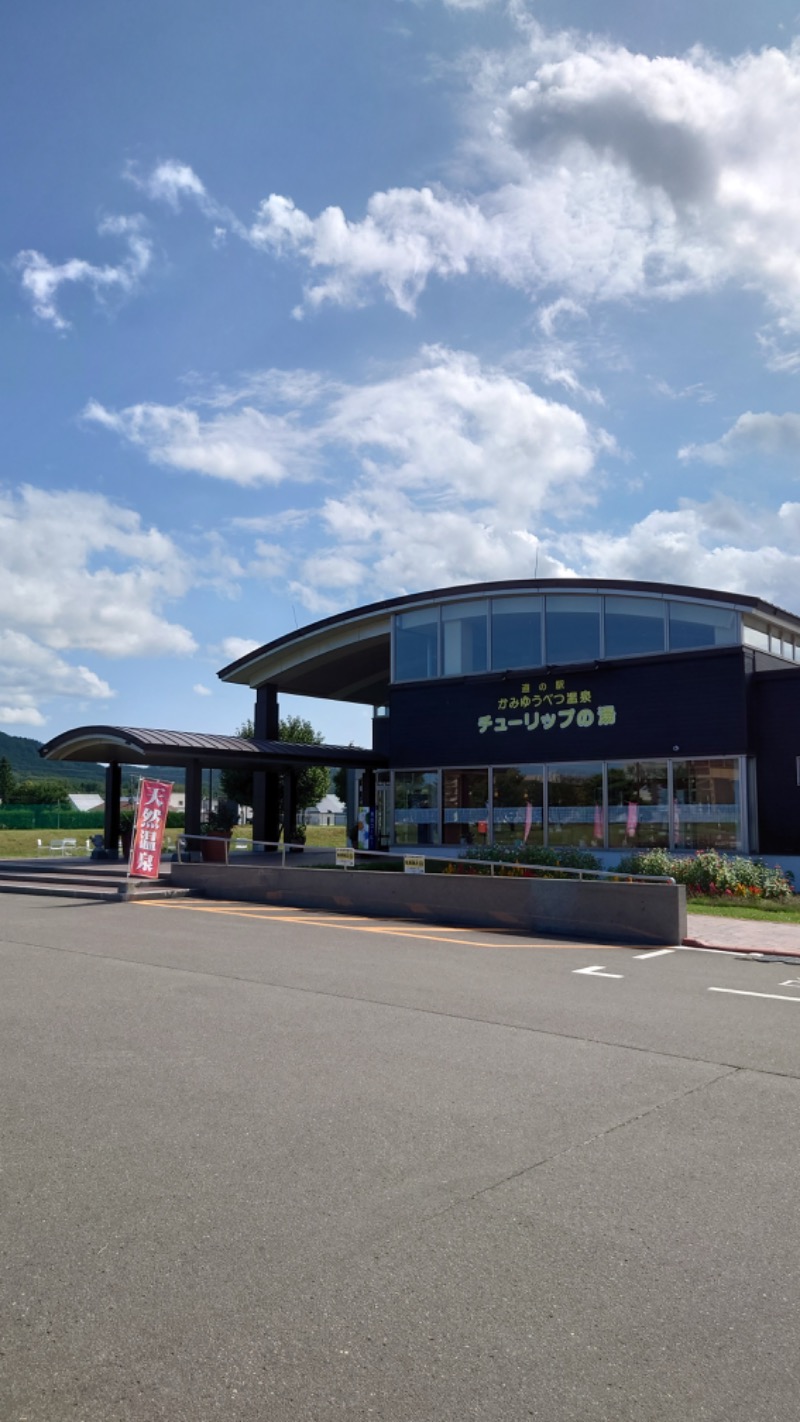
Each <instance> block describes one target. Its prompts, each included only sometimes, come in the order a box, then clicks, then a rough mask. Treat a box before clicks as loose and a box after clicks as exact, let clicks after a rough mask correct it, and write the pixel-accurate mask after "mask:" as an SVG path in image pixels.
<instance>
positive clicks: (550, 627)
mask: <svg viewBox="0 0 800 1422" xmlns="http://www.w3.org/2000/svg"><path fill="white" fill-rule="evenodd" d="M546 609H547V610H546V635H545V659H546V661H547V662H548V664H549V663H555V662H591V661H596V660H597V658H598V657H599V656H600V598H599V597H585V596H581V595H580V594H578V593H571V594H568V595H562V594H556V595H555V596H554V597H548V598H547V600H546Z"/></svg>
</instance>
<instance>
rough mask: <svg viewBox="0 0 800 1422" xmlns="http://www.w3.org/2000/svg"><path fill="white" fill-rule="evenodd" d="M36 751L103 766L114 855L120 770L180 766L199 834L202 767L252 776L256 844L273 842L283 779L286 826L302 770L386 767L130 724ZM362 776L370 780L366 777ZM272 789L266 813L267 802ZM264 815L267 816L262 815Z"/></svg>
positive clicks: (345, 755)
mask: <svg viewBox="0 0 800 1422" xmlns="http://www.w3.org/2000/svg"><path fill="white" fill-rule="evenodd" d="M39 754H40V755H41V756H42V757H43V758H44V759H45V760H50V761H59V760H77V761H99V762H104V763H105V764H106V766H107V769H106V808H105V844H106V848H107V850H108V851H109V852H110V853H111V854H113V855H116V845H117V841H118V838H119V829H120V807H119V800H120V785H121V781H120V777H121V767H122V766H123V765H141V766H147V767H148V768H149V769H150V770H152V771H157V770H158V767H159V766H170V767H174V766H180V767H182V768H183V769H184V771H185V781H186V820H185V823H186V830H187V832H189V833H191V834H195V833H197V832H198V831H199V829H200V819H201V804H202V774H203V771H204V770H226V769H237V770H250V771H252V772H253V794H254V799H253V801H252V804H253V829H254V836H255V838H257V839H258V840H259V842H262V843H263V842H265V841H270V842H274V841H276V840H277V839H278V834H279V830H278V825H279V810H278V805H277V800H276V795H277V790H278V787H279V786H280V783H281V776H282V777H283V782H284V787H283V804H284V810H283V819H284V823H285V824H287V825H291V824H293V823H294V815H295V799H294V787H295V784H296V781H297V777H298V775H299V773H300V772H301V771H302V770H303V769H305V767H307V766H313V765H317V766H336V767H340V766H345V767H347V768H348V769H352V770H363V771H366V772H368V774H369V773H370V772H373V771H375V770H377V769H379V768H380V767H382V766H385V765H386V764H387V763H388V762H387V758H386V756H383V755H380V754H378V753H376V752H375V751H372V750H367V749H366V748H365V747H363V746H330V745H321V746H319V745H305V744H301V743H300V742H298V741H277V740H263V739H259V740H250V739H248V738H247V737H246V736H216V735H203V734H202V733H200V732H195V731H149V730H142V729H141V728H140V727H137V726H77V727H76V728H75V730H73V731H64V732H63V733H62V734H61V735H60V736H54V737H53V739H52V740H51V741H48V742H47V743H46V744H45V745H43V746H42V747H41V748H40V750H39ZM370 778H372V777H371V775H370ZM270 785H271V787H272V792H271V793H272V799H271V801H270V803H271V805H272V808H271V810H270V809H269V806H268V800H269V795H270ZM270 816H271V818H270Z"/></svg>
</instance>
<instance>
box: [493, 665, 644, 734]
mask: <svg viewBox="0 0 800 1422" xmlns="http://www.w3.org/2000/svg"><path fill="white" fill-rule="evenodd" d="M496 709H497V711H498V712H502V713H503V714H502V715H495V713H494V711H492V712H489V713H487V714H486V715H484V716H479V717H478V731H479V733H480V735H482V736H485V735H486V732H487V731H492V732H493V733H495V734H497V733H500V734H502V733H503V732H505V731H516V730H523V731H566V730H567V729H568V727H570V726H573V725H574V726H577V727H579V728H580V730H583V731H585V730H588V729H589V727H590V726H615V725H616V724H617V708H616V706H609V705H604V706H595V705H593V697H592V693H591V691H589V690H587V689H586V687H584V688H583V689H581V690H577V691H574V690H570V689H569V688H568V687H567V683H566V681H565V680H564V678H563V677H555V678H553V679H551V680H548V681H539V682H536V683H533V682H528V681H523V682H522V684H521V686H520V690H519V694H518V695H509V696H505V695H504V696H499V697H498V698H497V708H496ZM509 713H511V714H509Z"/></svg>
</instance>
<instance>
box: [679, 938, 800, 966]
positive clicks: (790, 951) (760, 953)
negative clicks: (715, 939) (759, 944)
mask: <svg viewBox="0 0 800 1422" xmlns="http://www.w3.org/2000/svg"><path fill="white" fill-rule="evenodd" d="M681 947H682V948H712V949H713V950H714V952H716V953H740V954H744V956H745V957H747V958H788V959H797V960H798V961H800V948H755V947H753V948H745V947H744V946H743V945H742V944H741V943H710V942H708V941H707V940H706V939H705V938H683V939H681Z"/></svg>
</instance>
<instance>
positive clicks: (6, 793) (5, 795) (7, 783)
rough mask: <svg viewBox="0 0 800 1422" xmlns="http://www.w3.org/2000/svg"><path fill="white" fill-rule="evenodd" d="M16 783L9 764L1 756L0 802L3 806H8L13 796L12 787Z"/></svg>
mask: <svg viewBox="0 0 800 1422" xmlns="http://www.w3.org/2000/svg"><path fill="white" fill-rule="evenodd" d="M16 783H17V780H16V776H15V775H14V772H13V770H12V769H11V762H10V761H9V760H7V759H6V757H5V756H3V759H2V760H0V800H2V802H3V804H4V805H7V804H8V802H9V800H10V799H11V797H12V795H13V794H14V786H15V785H16Z"/></svg>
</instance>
